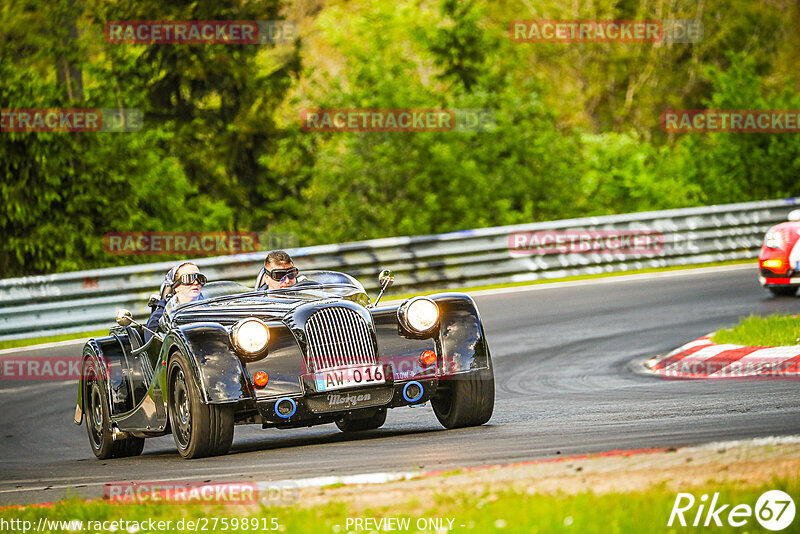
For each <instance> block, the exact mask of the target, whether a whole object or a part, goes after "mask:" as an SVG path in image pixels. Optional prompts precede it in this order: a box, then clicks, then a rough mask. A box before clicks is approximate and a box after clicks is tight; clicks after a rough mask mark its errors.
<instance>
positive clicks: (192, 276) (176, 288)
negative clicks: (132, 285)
mask: <svg viewBox="0 0 800 534" xmlns="http://www.w3.org/2000/svg"><path fill="white" fill-rule="evenodd" d="M207 281H208V279H207V278H206V275H204V274H202V273H201V272H200V269H198V268H197V265H195V264H194V263H189V262H186V263H179V264H178V265H176V266H175V267H173V268H172V269H170V270H169V271H168V272H167V274H166V276H164V282H163V283H162V284H161V295H160V296H161V300H159V301H158V302H156V303H155V304H153V305H152V308H153V311H152V313H151V314H150V318H149V319H148V320H147V328H149V329H150V330H155V329H156V328H157V327H158V321H160V320H161V317H163V316H164V308H165V307H166V305H167V302H168V301H170V300H171V299H175V303H176V304H178V305H180V304H186V303H187V302H192V301H194V300H199V299H202V298H203V295H202V293H201V292H200V289H201V288H202V287H203V286H204V285H205V284H206V282H207ZM151 337H153V335H152V334H151V333H150V332H148V331H147V330H145V331H144V342H145V343H147V342H148V341H149V340H150V338H151Z"/></svg>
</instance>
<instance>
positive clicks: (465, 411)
mask: <svg viewBox="0 0 800 534" xmlns="http://www.w3.org/2000/svg"><path fill="white" fill-rule="evenodd" d="M439 388H440V389H439V391H437V393H436V395H435V396H434V397H433V398H432V399H431V405H432V406H433V413H434V414H435V415H436V418H437V419H438V420H439V422H440V423H441V424H442V426H444V427H445V428H461V427H465V426H478V425H482V424H484V423H486V422H487V421H488V420H489V419H490V418H491V417H492V412H493V411H494V373H493V372H492V367H491V363H490V364H489V368H488V369H482V370H480V371H473V372H471V373H466V374H462V375H456V376H454V377H452V378H451V379H450V380H447V381H440V382H439Z"/></svg>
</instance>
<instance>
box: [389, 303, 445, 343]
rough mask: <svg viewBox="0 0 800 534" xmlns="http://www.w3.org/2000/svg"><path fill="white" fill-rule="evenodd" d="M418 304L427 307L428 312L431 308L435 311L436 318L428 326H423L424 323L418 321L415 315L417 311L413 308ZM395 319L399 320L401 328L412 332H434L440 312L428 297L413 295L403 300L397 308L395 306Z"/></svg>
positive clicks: (422, 333)
mask: <svg viewBox="0 0 800 534" xmlns="http://www.w3.org/2000/svg"><path fill="white" fill-rule="evenodd" d="M418 306H424V307H427V308H428V311H429V312H430V311H431V310H432V311H434V312H435V314H436V318H435V319H434V320H433V322H432V324H431V325H430V326H428V327H425V325H424V324H419V323H418V321H417V317H416V315H417V312H416V311H415V309H414V308H416V307H418ZM397 319H398V320H399V321H400V324H401V325H402V326H403V328H405V329H406V330H407V331H409V332H411V333H412V334H419V335H424V334H430V333H431V332H434V331H435V330H436V329H437V328H438V327H439V321H440V319H441V313H440V311H439V306H437V305H436V303H435V302H434V301H433V300H431V299H429V298H428V297H413V298H411V299H408V300H407V301H405V302H404V303H403V304H401V305H400V307H399V308H397Z"/></svg>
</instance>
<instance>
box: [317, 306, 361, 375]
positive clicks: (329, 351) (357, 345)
mask: <svg viewBox="0 0 800 534" xmlns="http://www.w3.org/2000/svg"><path fill="white" fill-rule="evenodd" d="M306 337H307V339H308V360H309V362H308V363H309V366H310V367H311V368H312V369H314V370H316V371H322V370H325V369H332V368H334V367H341V366H347V365H364V364H366V365H369V364H374V363H377V357H376V355H375V347H374V345H373V343H372V337H371V336H370V332H369V328H368V327H367V322H366V321H364V319H363V318H362V317H361V316H360V315H359V314H358V313H356V312H354V311H353V310H351V309H348V308H344V307H339V306H334V307H331V308H323V309H321V310H319V311H318V312H315V313H314V314H312V315H311V316H310V317H309V318H308V321H307V322H306Z"/></svg>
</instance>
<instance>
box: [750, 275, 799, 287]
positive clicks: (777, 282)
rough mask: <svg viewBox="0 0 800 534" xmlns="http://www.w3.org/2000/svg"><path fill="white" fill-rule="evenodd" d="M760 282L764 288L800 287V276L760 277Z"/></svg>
mask: <svg viewBox="0 0 800 534" xmlns="http://www.w3.org/2000/svg"><path fill="white" fill-rule="evenodd" d="M758 282H759V283H760V284H761V285H762V286H764V287H786V286H798V287H800V276H792V277H789V276H774V275H773V276H763V275H759V277H758Z"/></svg>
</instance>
